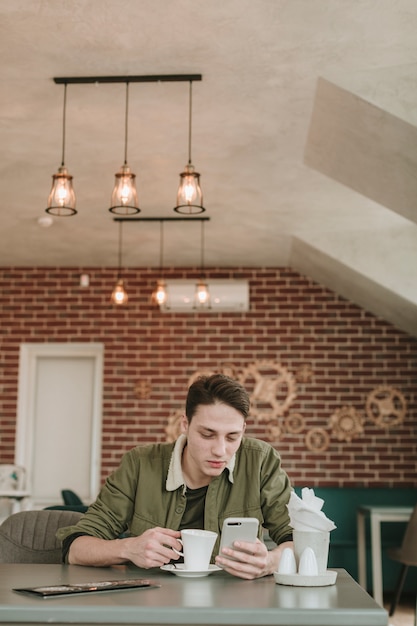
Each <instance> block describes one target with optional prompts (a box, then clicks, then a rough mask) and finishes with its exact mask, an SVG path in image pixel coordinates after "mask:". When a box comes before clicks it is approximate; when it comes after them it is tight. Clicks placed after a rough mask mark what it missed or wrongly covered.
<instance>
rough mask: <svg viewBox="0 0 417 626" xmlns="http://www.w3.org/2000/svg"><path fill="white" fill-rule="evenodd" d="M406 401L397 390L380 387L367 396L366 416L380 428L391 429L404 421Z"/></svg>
mask: <svg viewBox="0 0 417 626" xmlns="http://www.w3.org/2000/svg"><path fill="white" fill-rule="evenodd" d="M406 413H407V401H406V399H405V397H404V395H403V394H402V393H401V391H399V390H398V389H395V388H394V387H390V386H389V385H381V386H380V387H377V388H376V389H374V390H373V391H371V393H370V394H369V395H368V397H367V399H366V414H367V416H368V418H369V419H370V420H371V421H372V422H374V423H375V424H376V425H377V426H380V428H391V427H392V426H396V425H397V424H401V423H402V422H403V421H404V418H405V415H406Z"/></svg>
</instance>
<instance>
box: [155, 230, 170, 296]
mask: <svg viewBox="0 0 417 626" xmlns="http://www.w3.org/2000/svg"><path fill="white" fill-rule="evenodd" d="M159 224H160V230H159V271H160V273H161V274H162V267H163V259H164V256H163V255H164V222H163V220H161V221H160V223H159ZM152 302H153V303H154V304H157V305H158V306H163V305H165V307H167V306H168V288H167V285H166V282H165V280H164V279H163V278H159V279H158V280H157V283H156V289H155V291H154V292H153V294H152Z"/></svg>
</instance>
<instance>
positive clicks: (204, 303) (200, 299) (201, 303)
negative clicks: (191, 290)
mask: <svg viewBox="0 0 417 626" xmlns="http://www.w3.org/2000/svg"><path fill="white" fill-rule="evenodd" d="M193 309H211V300H210V291H209V288H208V284H207V282H206V281H205V278H204V222H201V277H200V279H199V280H198V281H197V284H196V286H195V294H194V306H193Z"/></svg>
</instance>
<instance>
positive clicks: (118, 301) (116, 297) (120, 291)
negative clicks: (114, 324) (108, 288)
mask: <svg viewBox="0 0 417 626" xmlns="http://www.w3.org/2000/svg"><path fill="white" fill-rule="evenodd" d="M121 268H122V222H119V265H118V272H117V283H116V286H115V288H114V289H113V293H112V294H111V301H112V303H113V304H115V305H117V306H121V305H124V304H127V301H128V300H129V296H128V295H127V291H126V289H125V287H124V281H123V279H122V277H121V273H122V271H121Z"/></svg>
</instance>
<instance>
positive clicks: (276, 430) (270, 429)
mask: <svg viewBox="0 0 417 626" xmlns="http://www.w3.org/2000/svg"><path fill="white" fill-rule="evenodd" d="M265 433H266V438H267V439H268V441H280V440H281V439H283V438H284V435H285V431H284V430H283V429H282V428H281V426H280V425H279V424H267V426H266V428H265Z"/></svg>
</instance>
